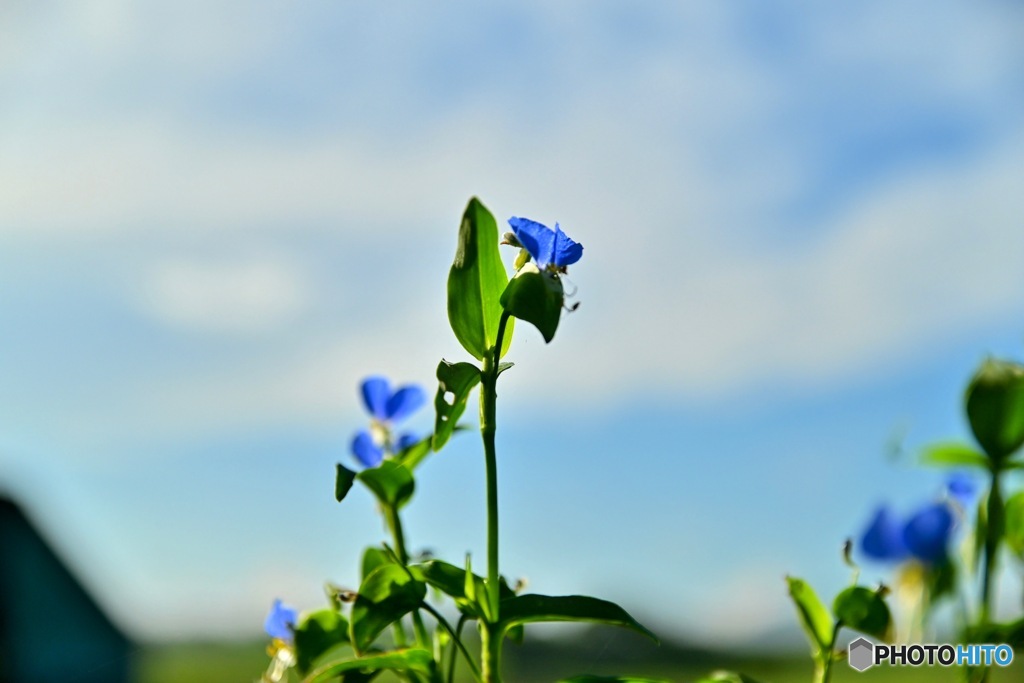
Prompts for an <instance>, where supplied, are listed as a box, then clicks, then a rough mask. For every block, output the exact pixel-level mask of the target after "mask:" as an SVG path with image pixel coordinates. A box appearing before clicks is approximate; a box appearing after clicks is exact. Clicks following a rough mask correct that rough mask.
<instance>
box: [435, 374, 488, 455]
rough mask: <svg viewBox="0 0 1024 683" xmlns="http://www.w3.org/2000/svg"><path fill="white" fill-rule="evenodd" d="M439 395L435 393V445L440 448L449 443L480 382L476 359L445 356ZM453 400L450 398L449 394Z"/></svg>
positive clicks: (438, 386)
mask: <svg viewBox="0 0 1024 683" xmlns="http://www.w3.org/2000/svg"><path fill="white" fill-rule="evenodd" d="M437 382H438V385H437V395H436V396H435V397H434V411H435V414H436V418H435V420H434V438H433V448H434V450H435V451H437V450H440V449H441V447H442V446H444V445H445V444H446V443H448V439H450V438H451V435H452V432H453V431H455V426H456V424H457V423H458V421H459V418H460V417H462V413H463V412H465V410H466V402H467V401H468V400H469V393H470V392H471V391H473V387H475V386H476V385H477V384H479V383H480V368H478V367H477V366H475V365H473V364H472V363H449V362H448V361H446V360H442V361H441V362H440V363H439V364H438V366H437ZM449 393H450V394H451V395H452V400H451V401H450V402H449V401H448V399H447V395H448V394H449Z"/></svg>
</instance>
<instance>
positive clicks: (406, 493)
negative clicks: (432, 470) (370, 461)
mask: <svg viewBox="0 0 1024 683" xmlns="http://www.w3.org/2000/svg"><path fill="white" fill-rule="evenodd" d="M356 479H358V480H359V481H361V482H363V483H364V484H366V488H368V489H370V490H371V491H372V492H373V494H374V495H375V496H377V500H379V501H381V502H382V503H384V504H386V505H391V506H394V507H397V508H400V507H402V506H403V505H405V504H406V503H408V502H409V499H410V498H412V494H413V492H414V491H415V490H416V482H415V481H414V480H413V478H412V472H410V471H409V468H408V467H406V466H405V465H403V464H402V463H400V462H398V461H396V460H385V461H384V462H382V463H381V464H380V465H378V466H377V467H372V468H370V469H368V470H363V471H362V472H360V473H359V474H357V475H356Z"/></svg>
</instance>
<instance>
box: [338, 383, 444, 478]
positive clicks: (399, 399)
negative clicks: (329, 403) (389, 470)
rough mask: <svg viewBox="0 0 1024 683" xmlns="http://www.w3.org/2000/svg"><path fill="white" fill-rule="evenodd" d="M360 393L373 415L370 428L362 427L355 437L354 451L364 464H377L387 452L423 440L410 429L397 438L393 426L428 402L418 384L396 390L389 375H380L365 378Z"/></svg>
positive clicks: (366, 465)
mask: <svg viewBox="0 0 1024 683" xmlns="http://www.w3.org/2000/svg"><path fill="white" fill-rule="evenodd" d="M360 393H361V395H362V397H363V404H364V405H365V406H366V410H367V411H368V412H369V413H370V416H371V417H372V418H373V419H372V421H371V422H370V428H369V429H363V430H360V431H359V432H358V433H356V435H355V437H354V438H353V439H352V455H354V456H355V458H356V460H358V461H359V462H360V463H361V464H362V465H363V466H364V467H376V466H377V465H379V464H380V463H381V461H383V460H384V456H385V455H386V454H392V453H397V452H400V451H402V450H403V449H405V448H408V447H409V446H411V445H413V444H414V443H416V442H417V441H418V440H419V439H418V438H417V437H416V436H415V435H414V434H410V433H403V434H401V435H399V436H398V437H397V438H393V436H392V432H391V429H392V426H393V425H394V424H395V423H396V422H400V421H401V420H404V419H405V418H407V417H409V416H410V415H412V414H413V413H414V412H416V411H417V410H418V409H419V408H420V407H421V406H422V405H423V404H424V403H426V402H427V395H426V393H425V392H424V391H423V389H422V388H421V387H419V386H417V385H415V384H408V385H406V386H403V387H398V388H397V389H395V390H394V391H392V390H391V385H390V383H389V382H388V380H387V378H385V377H381V376H379V375H375V376H372V377H367V378H366V379H364V380H363V382H362V384H361V385H360Z"/></svg>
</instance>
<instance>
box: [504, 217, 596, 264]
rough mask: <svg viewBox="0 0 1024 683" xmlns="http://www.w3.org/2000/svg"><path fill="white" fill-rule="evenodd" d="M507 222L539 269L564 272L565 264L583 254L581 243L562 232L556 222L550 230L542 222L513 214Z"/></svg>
mask: <svg viewBox="0 0 1024 683" xmlns="http://www.w3.org/2000/svg"><path fill="white" fill-rule="evenodd" d="M508 224H509V225H510V226H512V234H514V235H515V237H516V239H517V240H519V244H520V245H522V247H523V249H526V251H527V252H529V254H530V256H532V257H533V260H534V262H535V263H536V264H537V267H538V268H539V269H541V270H553V271H561V272H565V269H566V267H567V266H571V265H572V264H574V263H576V262H577V261H579V260H580V258H581V257H582V256H583V245H582V244H580V243H579V242H574V241H573V240H572V239H570V238H569V236H568V235H566V234H565V233H564V232H562V228H560V227H559V226H558V223H555V229H554V230H552V229H551V228H549V227H548V226H546V225H544V224H543V223H538V222H537V221H531V220H530V219H529V218H519V217H517V216H513V217H512V218H509V219H508Z"/></svg>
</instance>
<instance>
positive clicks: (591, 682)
mask: <svg viewBox="0 0 1024 683" xmlns="http://www.w3.org/2000/svg"><path fill="white" fill-rule="evenodd" d="M558 683H668V681H666V680H665V679H664V678H640V677H638V676H591V675H589V674H583V675H581V676H573V677H572V678H563V679H562V680H560V681H559V682H558Z"/></svg>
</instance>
